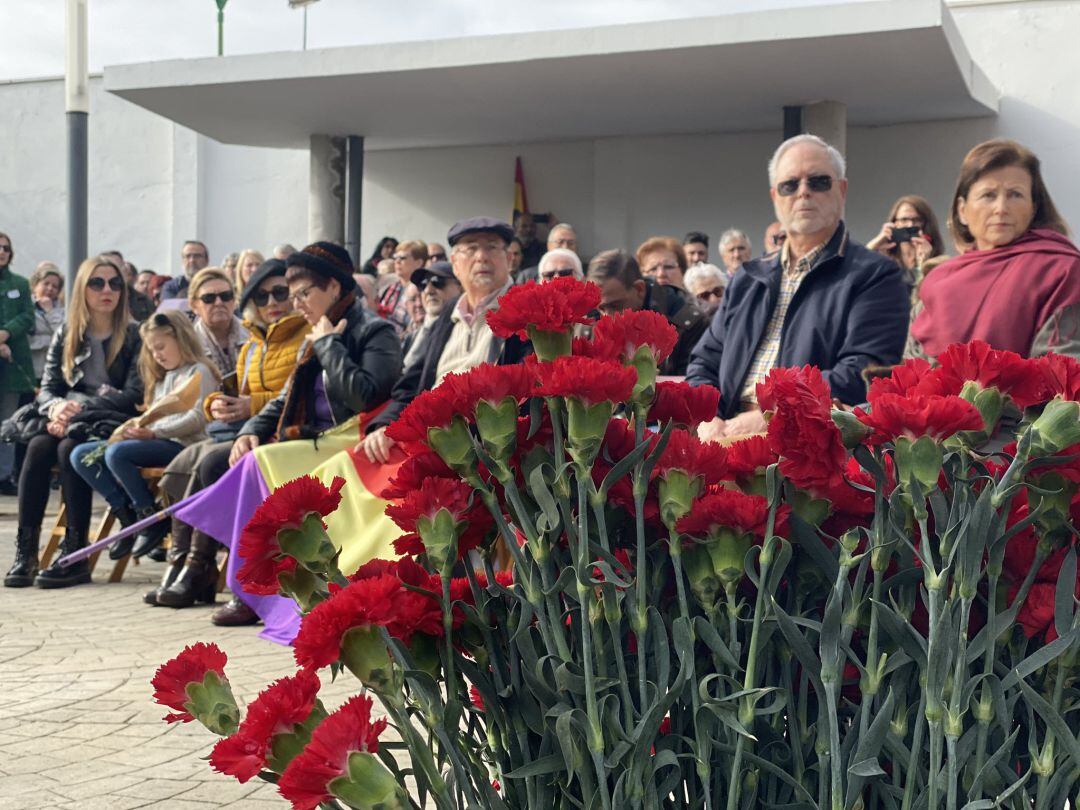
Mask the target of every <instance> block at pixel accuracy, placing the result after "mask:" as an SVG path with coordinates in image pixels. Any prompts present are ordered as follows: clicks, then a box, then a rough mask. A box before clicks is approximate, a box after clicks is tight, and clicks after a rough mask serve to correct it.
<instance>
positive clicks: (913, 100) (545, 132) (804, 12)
mask: <svg viewBox="0 0 1080 810" xmlns="http://www.w3.org/2000/svg"><path fill="white" fill-rule="evenodd" d="M105 87H106V89H107V90H108V91H109V92H111V93H115V94H116V95H118V96H120V97H122V98H124V99H126V100H128V101H130V102H132V103H134V104H137V105H139V106H141V107H144V108H146V109H148V110H150V111H152V112H155V113H158V114H159V115H162V116H164V117H166V118H168V119H171V120H172V121H175V122H177V123H179V124H182V125H184V126H186V127H189V128H191V129H193V130H195V131H197V132H200V133H202V134H204V135H207V136H209V137H211V138H214V139H215V140H217V141H221V142H223V143H231V144H244V145H249V146H271V147H291V148H306V147H307V146H308V144H309V136H310V135H312V134H316V133H322V134H330V135H346V134H355V135H363V136H365V138H366V140H365V148H367V149H369V150H371V149H388V148H409V147H424V146H457V145H472V144H497V143H514V142H528V141H545V140H559V139H572V138H595V137H605V136H622V135H659V134H677V133H691V132H694V133H697V132H733V131H752V130H758V129H770V128H776V127H778V126H779V124H780V120H781V108H782V107H783V106H785V105H802V104H809V103H812V102H815V101H820V100H832V101H839V102H843V103H844V104H846V105H847V120H848V124H849V125H883V124H894V123H901V122H913V121H929V120H943V119H953V118H971V117H978V116H985V115H990V114H993V113H994V112H996V109H997V92H996V90H995V89H994V88H993V87H992V86H991V84H990V82H989V81H988V80H987V78H986V77H985V75H984V74H983V72H982V71H981V70H980V69H979V67H978V66H977V65H976V64H975V63H974V62H973V61H972V59H971V57H970V56H969V55H968V53H967V51H966V49H965V47H964V44H963V42H962V40H961V38H960V36H959V34H958V33H957V31H956V29H955V27H954V24H953V21H952V18H951V17H950V15H949V11H948V9H947V8H945V7H944V5H943V4H942V2H941V0H860V1H859V2H846V3H839V4H836V5H827V6H815V7H809V8H798V9H788V10H771V11H752V12H747V13H739V14H729V15H725V16H719V17H705V18H697V19H688V20H673V21H663V22H655V23H645V24H641V23H636V24H630V25H617V26H608V27H597V28H588V29H573V30H566V31H545V32H534V33H525V34H501V35H496V36H485V37H469V38H461V39H452V40H435V41H427V42H407V43H394V44H383V45H364V46H355V47H348V48H334V49H326V50H313V51H295V52H286V53H269V54H257V55H250V56H231V57H224V58H210V59H192V60H178V61H165V62H150V63H144V64H135V65H124V66H117V67H109V68H106V70H105Z"/></svg>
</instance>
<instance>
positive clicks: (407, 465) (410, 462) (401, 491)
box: [379, 450, 458, 501]
mask: <svg viewBox="0 0 1080 810" xmlns="http://www.w3.org/2000/svg"><path fill="white" fill-rule="evenodd" d="M457 477H458V474H457V473H456V472H454V471H453V470H451V469H450V468H449V467H448V466H447V465H446V462H445V461H443V460H442V457H441V456H440V455H439V454H438V453H434V452H431V451H430V450H428V451H424V452H421V453H416V454H415V455H411V456H409V457H408V458H407V459H405V461H403V462H402V464H401V466H400V467H398V468H397V472H395V473H394V475H393V477H391V479H390V482H389V483H388V484H387V485H386V488H385V489H384V490H383V491H382V492H380V493H379V497H380V498H383V499H384V500H387V501H395V500H397V499H398V498H404V497H405V496H406V495H408V494H409V493H410V492H412V491H413V490H416V489H419V488H420V485H421V484H423V483H424V482H425V481H427V479H429V478H453V479H456V478H457Z"/></svg>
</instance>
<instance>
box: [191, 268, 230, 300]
mask: <svg viewBox="0 0 1080 810" xmlns="http://www.w3.org/2000/svg"><path fill="white" fill-rule="evenodd" d="M211 281H224V282H225V283H226V284H228V285H229V286H230V287H232V285H233V283H232V279H230V278H229V274H228V273H226V272H225V271H224V270H222V269H221V268H220V267H204V268H203V269H202V270H200V271H199V272H198V273H196V274H195V275H194V276H193V277H192V279H191V284H189V285H188V294H187V297H188V304H190V305H191V306H195V302H196V301H197V300H198V299H199V290H201V289H202V288H203V285H204V284H207V283H209V282H211Z"/></svg>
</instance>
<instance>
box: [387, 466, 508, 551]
mask: <svg viewBox="0 0 1080 810" xmlns="http://www.w3.org/2000/svg"><path fill="white" fill-rule="evenodd" d="M443 509H445V510H446V511H447V512H449V513H450V516H451V517H452V518H453V521H454V523H455V524H461V523H465V524H467V528H466V531H465V532H464V533H463V534H462V535H461V537H460V538H459V539H458V550H457V553H458V557H459V558H460V557H462V556H464V555H465V554H467V553H468V552H470V551H472V550H473V549H474V548H476V547H477V546H478V545H479V544H480V542H481V541H482V540H483V539H484V536H485V535H486V534H487V532H488V530H489V529H490V528H491V526H492V525H493V523H494V519H493V518H492V517H491V513H490V512H489V511H488V510H487V508H486V507H485V506H484V505H483V504H481V503H479V502H474V493H473V488H472V487H471V486H469V485H468V484H466V483H465V482H464V481H462V480H460V479H451V478H430V479H428V480H427V481H425V482H424V483H423V486H422V487H421V488H420V489H415V490H413V491H412V492H410V493H408V494H407V495H406V496H405V497H404V498H403V499H401V501H400V502H398V503H396V504H390V505H389V506H387V507H386V515H387V517H389V518H390V519H391V520H393V521H394V523H396V524H397V525H398V527H399V528H400V529H401V530H402V531H404V532H407V534H406V535H405V536H404V537H402V538H399V539H398V540H397V541H395V542H394V550H395V551H396V552H397V553H398V554H422V553H423V552H424V550H425V549H424V542H423V540H422V539H421V537H420V535H419V531H420V529H419V526H418V523H419V521H420V520H421V519H426V520H428V521H430V520H433V519H434V518H435V515H436V514H438V512H439V511H440V510H443Z"/></svg>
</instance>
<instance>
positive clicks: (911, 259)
mask: <svg viewBox="0 0 1080 810" xmlns="http://www.w3.org/2000/svg"><path fill="white" fill-rule="evenodd" d="M866 246H867V247H868V248H870V249H871V250H876V251H878V252H879V253H884V254H885V255H886V256H889V257H890V258H892V259H893V260H894V261H895V262H896V263H897V264H898V265H900V267H901V268H902V269H903V270H904V276H905V278H906V279H907V282H908V285H909V286H912V287H914V286H916V285H917V284H918V283H919V281H920V280H921V279H922V275H923V266H924V265H925V264H926V261H927V260H928V259H932V258H934V257H935V256H941V255H942V254H944V253H945V243H944V241H943V240H942V238H941V229H940V228H939V227H938V222H937V217H935V216H934V211H933V209H931V208H930V203H928V202H927V201H926V200H925V199H923V198H922V197H919V196H918V195H916V194H907V195H905V196H903V197H901V198H900V199H899V200H897V201H896V202H894V203H893V206H892V208H891V209H890V210H889V219H888V221H886V222H885V224H884V225H882V226H881V231H880V232H879V233H878V235H877V236H875V237H874V238H873V239H871V240H870V241H869V242H867V244H866Z"/></svg>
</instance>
